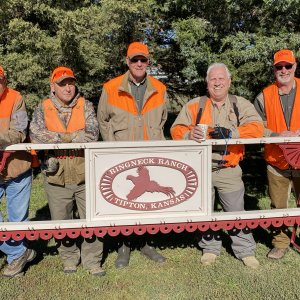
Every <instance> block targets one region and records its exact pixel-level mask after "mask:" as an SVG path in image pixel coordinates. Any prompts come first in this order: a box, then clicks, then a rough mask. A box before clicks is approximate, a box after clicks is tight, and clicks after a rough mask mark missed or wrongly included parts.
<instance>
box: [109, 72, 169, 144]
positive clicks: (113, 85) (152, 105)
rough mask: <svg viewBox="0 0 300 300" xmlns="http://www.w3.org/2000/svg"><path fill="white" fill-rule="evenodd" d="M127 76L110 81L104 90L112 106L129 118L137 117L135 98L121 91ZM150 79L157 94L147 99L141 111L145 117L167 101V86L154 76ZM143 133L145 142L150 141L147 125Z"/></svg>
mask: <svg viewBox="0 0 300 300" xmlns="http://www.w3.org/2000/svg"><path fill="white" fill-rule="evenodd" d="M125 76H126V74H124V75H121V76H119V77H116V78H114V79H112V80H110V81H108V82H107V83H105V84H104V88H105V90H106V92H107V95H108V101H109V104H110V105H112V106H114V107H117V108H118V109H121V110H123V111H125V112H126V113H129V116H137V115H138V111H137V107H136V103H135V100H134V98H133V97H132V96H131V95H130V94H128V93H127V92H125V91H123V90H120V86H121V84H122V81H123V79H124V77H125ZM148 78H149V80H150V82H151V84H152V85H153V87H154V88H155V89H156V92H155V93H153V94H151V95H150V96H149V97H148V98H147V101H146V103H145V105H144V107H143V109H142V111H141V115H145V114H147V113H148V112H150V111H153V110H155V109H156V108H157V107H160V106H161V105H162V104H163V103H164V101H165V100H164V94H165V91H166V87H165V85H164V84H162V83H161V82H160V81H158V80H157V79H155V78H153V77H152V76H148ZM121 87H122V86H121ZM122 88H123V87H122ZM146 93H147V91H146ZM158 117H159V122H160V115H158ZM143 133H144V140H149V136H148V134H147V125H146V124H144V128H143Z"/></svg>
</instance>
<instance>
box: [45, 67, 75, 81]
mask: <svg viewBox="0 0 300 300" xmlns="http://www.w3.org/2000/svg"><path fill="white" fill-rule="evenodd" d="M66 78H73V79H75V75H74V72H73V71H72V70H71V69H69V68H66V67H57V68H55V69H54V70H53V72H52V75H51V78H50V81H51V83H54V82H55V83H60V82H61V81H63V80H64V79H66Z"/></svg>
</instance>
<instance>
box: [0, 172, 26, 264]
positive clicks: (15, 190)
mask: <svg viewBox="0 0 300 300" xmlns="http://www.w3.org/2000/svg"><path fill="white" fill-rule="evenodd" d="M31 177H32V171H31V169H30V170H28V171H26V172H25V173H23V174H21V175H19V176H18V177H17V178H14V179H11V180H9V181H6V182H0V203H1V199H2V197H3V195H4V193H5V196H6V210H7V219H8V222H23V221H27V220H28V209H29V199H30V192H31V182H32V178H31ZM0 222H3V218H2V214H1V212H0ZM26 249H27V247H26V243H25V241H24V240H22V241H14V240H8V241H6V242H1V241H0V251H2V252H3V253H5V254H6V255H7V262H8V263H9V264H10V263H11V262H12V261H13V260H15V259H17V258H19V257H20V256H22V255H23V254H24V252H25V251H26Z"/></svg>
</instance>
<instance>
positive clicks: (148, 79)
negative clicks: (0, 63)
mask: <svg viewBox="0 0 300 300" xmlns="http://www.w3.org/2000/svg"><path fill="white" fill-rule="evenodd" d="M126 64H127V66H128V71H127V72H126V73H125V74H123V75H121V76H119V77H116V78H114V79H112V80H110V81H108V82H107V83H105V84H104V86H103V90H102V94H101V97H100V100H99V105H98V111H97V115H96V113H95V111H94V109H93V105H92V103H91V102H89V101H87V100H86V99H84V98H83V97H82V96H81V95H80V93H79V91H78V88H77V86H76V77H75V74H74V72H73V71H72V70H71V69H69V68H67V67H57V68H55V69H54V70H53V72H52V74H51V77H50V96H49V98H48V99H45V100H43V101H41V103H40V104H39V105H38V106H37V107H36V109H35V111H34V113H33V117H32V121H31V122H30V128H29V136H30V140H31V142H32V143H81V142H82V143H87V142H93V141H97V140H98V138H99V131H100V133H101V136H102V139H103V140H104V141H133V140H134V141H138V140H164V139H165V137H164V133H163V128H164V124H165V122H166V120H167V105H168V98H167V92H166V87H165V85H164V84H162V83H161V82H160V81H158V80H157V79H155V78H153V77H152V76H150V75H148V74H147V72H146V71H147V67H148V65H149V50H148V47H147V46H146V45H145V44H143V43H140V42H133V43H131V44H130V45H129V47H128V50H127V55H126ZM296 67H297V63H296V58H295V56H294V54H293V52H292V51H290V50H286V49H283V50H280V51H278V52H276V53H275V55H274V74H275V78H276V82H275V83H274V84H272V85H270V86H269V87H267V88H265V89H264V90H263V91H262V93H260V94H259V95H258V96H257V98H256V99H255V102H254V105H253V104H251V102H250V101H248V100H246V99H244V98H242V97H239V96H235V95H230V94H229V89H230V85H231V75H230V72H229V70H228V68H227V66H226V65H225V64H223V63H214V64H212V65H211V66H209V68H208V70H207V77H206V81H207V89H208V93H207V95H205V96H202V97H198V98H195V99H192V100H191V101H189V102H188V103H187V104H186V105H184V107H183V108H182V110H181V112H180V113H179V115H178V117H177V119H176V120H175V122H174V124H173V125H172V128H171V136H172V138H173V139H190V140H194V141H196V142H199V143H201V141H202V140H203V138H213V139H230V138H256V137H262V136H299V133H300V121H299V118H297V116H296V115H297V113H298V110H299V109H300V91H299V89H298V87H297V85H298V84H300V81H299V79H297V78H295V70H296ZM0 106H1V108H0V124H1V126H0V145H1V146H2V147H5V146H7V145H11V144H16V143H21V142H23V141H24V140H25V139H26V135H27V128H28V117H27V113H26V108H25V103H24V100H23V99H22V96H21V95H20V93H18V92H16V91H14V90H12V89H10V88H8V87H7V76H6V74H5V71H4V69H3V68H2V67H0ZM198 123H201V124H207V125H208V126H209V127H210V131H209V134H208V135H207V136H203V134H204V133H203V131H202V130H201V128H200V127H199V126H197V124H198ZM298 123H299V124H298ZM243 155H244V146H243V145H224V146H213V150H212V202H214V201H215V191H217V192H218V195H219V199H220V203H221V205H222V208H223V210H224V211H227V212H232V211H243V210H244V184H243V181H242V170H241V168H240V166H239V162H240V161H241V160H242V159H243ZM265 158H266V161H267V165H268V167H267V174H268V181H269V190H270V197H271V201H272V203H271V204H272V207H274V208H286V207H287V201H288V198H289V194H290V191H291V184H293V187H294V191H295V193H296V197H298V196H299V191H300V189H299V188H300V171H298V170H295V169H293V168H292V167H291V166H290V165H289V164H288V163H287V162H286V160H285V159H284V156H283V153H282V150H281V148H279V147H278V146H277V145H276V144H270V145H266V147H265ZM0 160H1V162H0V197H1V198H2V196H3V195H4V194H5V195H6V206H7V219H8V221H9V222H22V221H26V220H27V219H28V207H29V199H30V190H31V180H32V179H31V166H30V165H31V160H32V154H31V153H29V152H27V151H2V152H1V156H0ZM41 169H42V173H43V176H44V188H45V192H46V195H47V199H48V203H49V209H50V213H51V218H52V219H53V220H66V219H72V217H73V214H74V210H75V207H74V202H75V203H76V207H77V210H78V215H79V217H80V218H85V215H86V200H85V175H84V153H83V151H82V150H73V149H70V150H51V151H48V152H47V153H46V154H45V157H44V159H43V165H42V166H41ZM0 221H3V220H2V216H1V215H0ZM286 231H287V228H277V230H275V231H274V232H273V234H274V237H273V248H272V249H271V251H270V252H269V253H268V257H269V258H273V259H280V258H282V257H283V256H284V255H285V253H286V252H287V251H288V247H289V243H290V240H289V237H288V235H287V232H286ZM229 235H230V237H231V240H232V249H233V252H234V254H235V256H236V258H238V259H240V260H241V261H242V262H243V263H244V264H245V265H246V266H248V267H250V268H254V269H255V268H257V267H258V266H259V262H258V261H257V259H256V258H255V247H256V243H255V241H254V239H253V236H252V234H251V231H250V230H249V229H248V228H245V229H243V230H235V231H234V232H233V231H229ZM57 242H58V250H59V253H60V256H61V258H62V261H63V270H64V272H65V273H72V272H76V270H77V266H78V265H79V264H80V263H81V264H82V266H83V268H85V269H86V270H88V271H89V272H90V273H91V274H92V275H96V276H103V275H105V271H104V270H103V269H102V268H101V259H102V253H103V243H102V241H101V240H100V239H98V238H97V237H93V238H84V239H83V241H82V243H81V245H78V241H76V240H74V239H68V238H65V239H63V240H61V241H57ZM221 245H222V241H221V239H220V234H219V233H218V232H214V231H207V232H205V233H204V234H203V235H202V238H201V241H200V242H199V246H200V247H201V248H202V249H203V255H202V257H201V263H202V264H203V265H211V264H213V263H214V262H215V261H216V258H217V257H218V256H219V255H220V251H221ZM0 251H2V252H3V253H4V254H5V255H6V256H7V266H6V267H5V269H4V271H3V275H4V276H7V277H15V276H18V275H19V274H20V273H22V272H23V269H24V267H25V265H26V264H27V263H28V262H30V261H32V260H33V259H34V258H35V256H36V253H35V251H34V250H33V249H29V248H27V244H26V241H25V240H22V241H14V240H9V241H4V242H0ZM141 253H142V254H143V255H145V256H146V257H148V258H149V259H151V260H153V261H155V262H157V263H164V262H165V261H166V258H165V257H163V256H162V255H161V254H159V253H158V252H157V251H156V250H155V248H154V247H152V246H150V244H148V243H145V245H144V246H143V247H142V248H141ZM129 259H130V243H129V242H128V241H127V240H124V241H123V242H122V243H121V244H120V247H119V249H118V257H117V260H116V262H115V265H116V267H117V268H122V267H126V266H127V265H128V264H129Z"/></svg>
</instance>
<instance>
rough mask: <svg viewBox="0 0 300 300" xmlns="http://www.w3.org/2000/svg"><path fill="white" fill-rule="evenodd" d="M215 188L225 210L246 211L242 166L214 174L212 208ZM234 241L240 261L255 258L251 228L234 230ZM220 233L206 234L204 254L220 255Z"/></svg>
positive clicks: (236, 254)
mask: <svg viewBox="0 0 300 300" xmlns="http://www.w3.org/2000/svg"><path fill="white" fill-rule="evenodd" d="M215 188H216V189H217V191H218V194H219V198H220V202H221V205H222V207H223V210H224V211H225V212H230V211H237V212H238V211H244V192H245V189H244V183H243V181H242V170H241V168H240V166H236V167H235V168H225V169H220V170H217V171H213V172H212V207H213V206H214V201H215ZM228 233H229V235H230V238H231V240H232V245H231V247H232V251H233V252H234V255H235V256H236V258H238V259H242V258H244V257H247V256H254V254H255V248H256V243H255V241H254V238H253V236H252V233H251V231H250V230H249V228H244V229H241V230H239V229H236V228H235V229H233V230H230V231H229V232H228ZM220 237H221V236H220V233H219V232H216V231H213V230H209V231H207V232H204V233H203V235H202V239H201V241H200V242H199V246H200V247H201V248H202V249H203V253H213V254H216V255H220V252H221V247H222V241H221V239H220Z"/></svg>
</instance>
